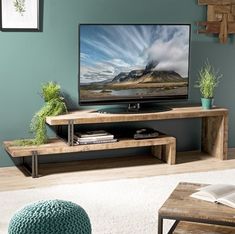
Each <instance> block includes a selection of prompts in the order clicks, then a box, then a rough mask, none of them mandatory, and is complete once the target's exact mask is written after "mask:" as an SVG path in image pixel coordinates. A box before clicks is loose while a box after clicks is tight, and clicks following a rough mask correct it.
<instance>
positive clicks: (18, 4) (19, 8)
mask: <svg viewBox="0 0 235 234" xmlns="http://www.w3.org/2000/svg"><path fill="white" fill-rule="evenodd" d="M13 4H14V7H15V10H16V12H18V13H20V15H21V16H23V15H24V12H25V0H14V1H13Z"/></svg>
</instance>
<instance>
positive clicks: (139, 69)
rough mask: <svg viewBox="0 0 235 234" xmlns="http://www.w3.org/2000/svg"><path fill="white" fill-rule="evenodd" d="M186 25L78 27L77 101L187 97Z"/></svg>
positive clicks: (187, 36)
mask: <svg viewBox="0 0 235 234" xmlns="http://www.w3.org/2000/svg"><path fill="white" fill-rule="evenodd" d="M189 36H190V27H189V26H188V25H81V26H80V87H79V91H80V99H81V100H82V101H84V102H86V101H88V102H89V101H92V100H101V101H102V100H104V101H105V100H115V99H117V100H122V99H125V100H128V99H134V98H142V99H144V98H151V97H171V96H172V97H174V96H186V95H187V94H188V66H189V61H188V60H189Z"/></svg>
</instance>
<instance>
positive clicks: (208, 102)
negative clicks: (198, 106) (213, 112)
mask: <svg viewBox="0 0 235 234" xmlns="http://www.w3.org/2000/svg"><path fill="white" fill-rule="evenodd" d="M213 101H214V99H213V98H201V102H202V108H203V109H205V110H209V109H211V108H212V106H213Z"/></svg>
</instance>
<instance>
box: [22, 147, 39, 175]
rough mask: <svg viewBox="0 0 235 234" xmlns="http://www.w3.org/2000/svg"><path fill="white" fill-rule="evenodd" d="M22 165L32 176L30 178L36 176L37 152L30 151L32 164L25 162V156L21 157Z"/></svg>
mask: <svg viewBox="0 0 235 234" xmlns="http://www.w3.org/2000/svg"><path fill="white" fill-rule="evenodd" d="M23 167H24V169H25V170H26V171H27V172H28V174H30V175H31V176H32V178H38V177H39V174H38V152H37V151H32V164H31V166H30V165H29V164H27V163H26V162H25V157H23Z"/></svg>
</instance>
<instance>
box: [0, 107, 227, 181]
mask: <svg viewBox="0 0 235 234" xmlns="http://www.w3.org/2000/svg"><path fill="white" fill-rule="evenodd" d="M189 118H200V119H201V120H202V131H201V148H202V149H201V150H202V151H203V152H206V153H209V154H210V155H211V156H213V157H216V158H218V159H220V160H226V159H227V143H228V110H227V109H225V108H218V107H217V108H213V109H211V110H203V109H202V108H201V107H199V106H193V107H192V106H186V107H185V106H181V107H173V108H171V109H170V110H169V111H164V112H154V113H137V114H136V113H132V114H107V113H99V112H97V111H96V110H80V111H74V112H71V113H68V114H66V115H60V116H54V117H47V118H46V123H47V124H48V125H49V126H57V127H58V128H59V127H60V126H63V125H64V126H67V128H68V144H66V143H65V142H64V141H63V140H61V139H52V140H50V141H49V143H48V144H44V145H39V146H26V147H22V146H21V147H17V146H13V145H12V142H11V141H5V142H4V145H5V149H6V151H7V152H8V153H9V154H10V155H11V156H12V157H23V159H24V158H25V157H28V156H32V175H33V177H37V174H38V155H49V154H63V153H75V152H88V151H96V150H112V149H121V148H134V147H145V146H151V147H152V153H153V155H154V156H156V157H158V158H159V159H162V160H165V161H166V162H167V163H169V164H175V161H176V159H175V157H176V156H175V155H176V152H175V151H176V139H175V138H174V137H172V136H166V135H164V136H161V137H159V138H152V139H142V140H134V139H120V140H119V141H118V142H114V143H105V144H91V145H78V146H76V145H75V146H73V139H74V125H78V126H79V125H84V124H100V123H102V124H105V123H118V122H137V121H157V120H169V119H189ZM71 146H72V147H71Z"/></svg>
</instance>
